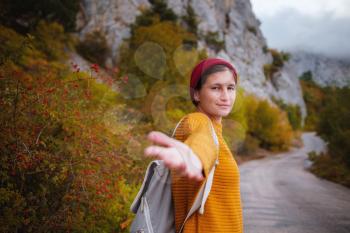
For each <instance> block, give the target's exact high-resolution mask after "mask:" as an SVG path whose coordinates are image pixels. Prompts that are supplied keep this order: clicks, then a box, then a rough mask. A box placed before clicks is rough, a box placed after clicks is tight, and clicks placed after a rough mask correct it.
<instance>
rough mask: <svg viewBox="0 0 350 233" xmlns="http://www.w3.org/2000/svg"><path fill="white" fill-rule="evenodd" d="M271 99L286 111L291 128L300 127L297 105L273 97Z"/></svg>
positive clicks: (299, 112)
mask: <svg viewBox="0 0 350 233" xmlns="http://www.w3.org/2000/svg"><path fill="white" fill-rule="evenodd" d="M273 101H274V102H275V103H276V104H277V105H278V106H279V107H280V108H281V109H282V110H283V111H285V112H286V113H287V116H288V120H289V123H290V125H291V126H292V128H293V130H298V129H300V128H301V111H300V107H299V105H293V104H286V103H284V102H283V100H277V99H275V98H273Z"/></svg>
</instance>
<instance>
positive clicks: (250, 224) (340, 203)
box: [240, 133, 350, 233]
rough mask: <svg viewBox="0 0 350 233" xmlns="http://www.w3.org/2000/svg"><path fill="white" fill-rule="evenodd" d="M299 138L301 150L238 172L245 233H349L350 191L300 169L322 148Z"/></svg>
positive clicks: (306, 137) (317, 141) (314, 138)
mask: <svg viewBox="0 0 350 233" xmlns="http://www.w3.org/2000/svg"><path fill="white" fill-rule="evenodd" d="M302 138H303V141H304V144H305V146H304V147H303V148H298V149H297V148H294V149H292V150H291V151H289V152H287V153H282V154H278V155H276V156H273V157H268V158H265V159H262V160H254V161H249V162H246V163H244V164H242V165H241V166H240V173H241V192H242V202H243V214H244V230H245V231H244V232H245V233H350V189H348V188H345V187H343V186H341V185H338V184H335V183H332V182H329V181H326V180H322V179H319V178H317V177H315V176H314V175H313V174H311V173H310V172H308V171H307V170H306V169H305V168H306V167H307V166H308V162H307V152H309V151H312V150H316V151H320V150H323V148H324V143H323V142H322V140H320V139H319V138H318V137H317V136H315V134H314V133H304V134H303V136H302Z"/></svg>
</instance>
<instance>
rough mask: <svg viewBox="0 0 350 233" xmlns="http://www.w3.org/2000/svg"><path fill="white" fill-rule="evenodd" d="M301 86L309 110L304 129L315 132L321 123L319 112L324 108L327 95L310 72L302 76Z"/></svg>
mask: <svg viewBox="0 0 350 233" xmlns="http://www.w3.org/2000/svg"><path fill="white" fill-rule="evenodd" d="M300 85H301V88H302V92H303V98H304V101H305V104H306V109H307V116H306V118H305V124H304V129H305V130H315V129H316V126H317V125H318V122H319V112H320V110H322V109H323V106H324V101H325V94H326V93H325V90H324V89H323V88H321V87H320V86H318V85H317V84H316V83H315V82H314V81H313V80H312V73H311V72H309V71H308V72H305V73H303V74H302V75H301V77H300Z"/></svg>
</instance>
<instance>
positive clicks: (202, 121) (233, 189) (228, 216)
mask: <svg viewBox="0 0 350 233" xmlns="http://www.w3.org/2000/svg"><path fill="white" fill-rule="evenodd" d="M210 120H211V122H212V123H213V126H214V129H215V132H216V134H217V136H218V138H219V164H218V166H217V167H216V169H215V173H214V180H213V185H212V188H211V191H210V194H209V197H208V199H207V202H206V204H205V208H204V214H203V215H201V214H199V213H198V212H195V213H194V214H193V215H192V216H191V217H190V218H189V219H188V220H187V222H186V224H185V227H184V229H183V233H196V232H200V233H205V232H208V233H234V232H240V233H242V232H243V217H242V204H241V197H240V184H239V179H240V177H239V170H238V166H237V163H236V161H235V160H234V158H233V156H232V154H231V152H230V149H229V148H228V146H227V144H226V142H225V140H224V138H223V137H222V124H221V123H218V122H216V121H215V120H214V119H209V118H208V117H207V116H206V115H205V114H204V113H201V112H193V113H190V114H188V115H186V116H185V118H184V119H183V121H182V122H181V123H180V125H179V126H178V128H177V129H176V131H175V135H174V137H175V138H176V139H177V140H180V141H182V142H184V143H185V144H187V145H188V146H189V147H191V149H192V150H193V152H194V153H195V154H196V155H198V157H199V159H200V160H201V162H202V164H203V171H204V175H205V178H207V177H208V174H209V172H210V169H211V167H212V166H213V165H214V162H215V160H216V152H217V149H216V145H215V143H214V140H213V137H212V133H211V128H210ZM171 176H172V194H173V202H174V208H175V225H176V232H179V230H180V227H181V224H182V222H183V220H184V219H185V217H186V215H187V212H188V211H189V209H190V208H191V206H192V204H193V201H194V199H195V197H196V195H197V194H198V191H199V188H200V186H201V184H202V183H203V182H204V181H201V182H197V181H189V180H188V179H187V178H184V177H180V176H179V175H178V174H176V172H175V171H173V170H172V172H171Z"/></svg>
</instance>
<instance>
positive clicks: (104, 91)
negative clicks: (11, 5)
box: [0, 28, 143, 232]
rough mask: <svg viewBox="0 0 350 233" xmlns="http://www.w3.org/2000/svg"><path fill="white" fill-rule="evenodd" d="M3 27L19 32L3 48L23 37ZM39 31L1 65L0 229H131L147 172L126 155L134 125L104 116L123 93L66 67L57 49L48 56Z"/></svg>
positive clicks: (1, 37)
mask: <svg viewBox="0 0 350 233" xmlns="http://www.w3.org/2000/svg"><path fill="white" fill-rule="evenodd" d="M3 32H9V33H10V35H13V36H14V37H13V38H14V39H15V40H13V41H11V43H12V44H11V43H10V44H9V47H6V45H5V46H3V47H0V48H1V49H2V50H3V51H11V50H12V49H16V48H21V46H22V44H21V43H22V42H23V41H25V38H24V37H23V36H21V35H19V34H16V33H15V32H14V31H12V30H10V29H6V28H1V30H0V41H4V38H6V34H5V33H3ZM42 32H43V31H42ZM62 33H63V32H62ZM56 36H58V38H61V36H63V35H56ZM36 38H38V37H36ZM36 38H34V39H33V42H32V44H31V45H30V47H31V49H28V48H26V49H25V48H23V49H21V50H19V51H18V53H19V54H18V56H15V57H11V56H10V57H7V58H6V59H5V61H4V62H3V64H1V66H0V77H1V79H0V103H1V107H2V109H1V110H2V111H1V114H0V125H1V131H0V154H1V157H0V176H1V184H0V209H1V210H2V211H1V213H0V223H1V224H0V231H1V232H14V231H20V232H24V231H26V232H66V231H73V232H86V229H89V230H90V231H98V232H113V231H116V232H128V226H129V224H130V221H131V219H132V216H131V214H130V212H129V209H128V206H129V205H130V202H131V201H132V198H133V196H134V195H135V194H136V191H137V187H136V186H137V185H138V183H139V182H140V181H139V180H138V179H139V178H138V177H142V174H143V171H142V170H141V169H137V168H140V167H141V166H140V165H139V166H138V167H137V168H134V164H135V163H136V162H135V161H134V160H133V159H132V158H129V157H127V156H126V153H125V151H126V146H125V145H127V144H128V142H129V139H130V135H129V132H125V133H120V132H118V131H117V132H114V131H112V130H111V129H110V127H109V126H110V125H111V123H110V122H107V121H109V119H107V118H106V116H107V113H109V112H110V111H111V110H113V109H115V107H116V101H118V100H119V98H118V95H117V93H115V92H114V91H112V90H111V88H110V87H109V86H107V85H106V84H103V83H98V82H96V81H95V79H94V78H93V77H91V76H89V75H87V74H86V73H84V72H76V73H71V72H69V70H68V68H67V67H66V65H65V64H64V63H62V62H61V59H62V58H61V57H59V53H57V54H56V53H53V54H56V55H55V56H52V60H46V55H45V54H50V53H48V52H47V50H46V48H45V46H43V44H41V43H42V41H47V40H46V37H45V35H44V36H42V37H41V38H45V39H43V40H42V41H39V39H36ZM48 38H50V39H52V38H51V37H48ZM48 41H49V40H48ZM59 42H60V40H57V43H59ZM17 43H18V44H17ZM30 43H31V42H30ZM44 45H45V44H44ZM23 46H24V45H23ZM61 46H63V45H57V47H56V46H54V48H55V49H56V48H60V47H61ZM39 49H40V50H39ZM41 49H42V50H41ZM33 54H34V55H36V56H33ZM56 56H58V57H56ZM18 57H19V58H20V59H21V62H20V63H18V64H17V62H16V59H17V58H18ZM112 120H113V119H112ZM113 126H116V127H115V128H117V129H122V128H123V127H122V126H123V124H122V123H120V122H119V121H117V120H113ZM130 171H132V175H129V172H130ZM134 176H135V177H136V178H135V177H134Z"/></svg>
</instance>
